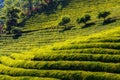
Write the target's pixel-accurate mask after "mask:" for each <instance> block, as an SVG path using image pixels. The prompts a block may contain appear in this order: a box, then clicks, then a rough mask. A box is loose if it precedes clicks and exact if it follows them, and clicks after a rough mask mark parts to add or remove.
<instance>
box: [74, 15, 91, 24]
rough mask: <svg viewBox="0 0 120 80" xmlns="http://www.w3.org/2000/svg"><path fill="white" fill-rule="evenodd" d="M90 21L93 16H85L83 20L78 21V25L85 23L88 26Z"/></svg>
mask: <svg viewBox="0 0 120 80" xmlns="http://www.w3.org/2000/svg"><path fill="white" fill-rule="evenodd" d="M89 20H91V16H90V15H85V16H84V17H82V18H78V19H77V20H76V21H77V23H78V24H80V23H84V24H85V25H86V24H87V22H88V21H89Z"/></svg>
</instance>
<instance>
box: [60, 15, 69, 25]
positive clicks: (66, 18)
mask: <svg viewBox="0 0 120 80" xmlns="http://www.w3.org/2000/svg"><path fill="white" fill-rule="evenodd" d="M70 21H71V20H70V17H68V16H64V17H62V20H61V22H60V23H59V25H65V24H67V23H69V22H70Z"/></svg>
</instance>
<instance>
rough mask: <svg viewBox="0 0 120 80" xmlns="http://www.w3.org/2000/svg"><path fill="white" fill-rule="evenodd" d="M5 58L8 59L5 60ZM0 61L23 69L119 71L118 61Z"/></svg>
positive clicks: (119, 64)
mask: <svg viewBox="0 0 120 80" xmlns="http://www.w3.org/2000/svg"><path fill="white" fill-rule="evenodd" d="M6 60H8V61H7V62H6ZM1 63H2V64H5V65H7V66H11V67H18V68H25V69H45V70H50V69H55V70H56V69H57V70H85V71H100V72H102V71H103V72H111V73H120V69H119V67H120V63H116V64H115V63H102V62H95V61H93V62H92V61H91V62H90V61H24V60H12V59H10V58H7V57H3V58H1Z"/></svg>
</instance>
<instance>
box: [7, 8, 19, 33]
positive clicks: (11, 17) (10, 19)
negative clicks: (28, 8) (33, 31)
mask: <svg viewBox="0 0 120 80" xmlns="http://www.w3.org/2000/svg"><path fill="white" fill-rule="evenodd" d="M19 12H20V10H19V9H17V8H11V9H8V10H7V15H6V16H5V17H6V22H5V23H6V31H8V33H10V31H11V29H12V26H17V24H18V22H17V19H19V16H18V13H19Z"/></svg>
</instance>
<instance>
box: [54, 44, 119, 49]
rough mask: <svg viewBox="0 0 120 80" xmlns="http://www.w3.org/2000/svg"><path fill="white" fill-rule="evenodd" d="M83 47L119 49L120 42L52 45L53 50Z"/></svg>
mask: <svg viewBox="0 0 120 80" xmlns="http://www.w3.org/2000/svg"><path fill="white" fill-rule="evenodd" d="M84 48H106V49H119V48H120V43H82V44H69V45H65V46H64V45H62V46H57V47H53V48H52V49H53V50H69V49H84Z"/></svg>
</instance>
